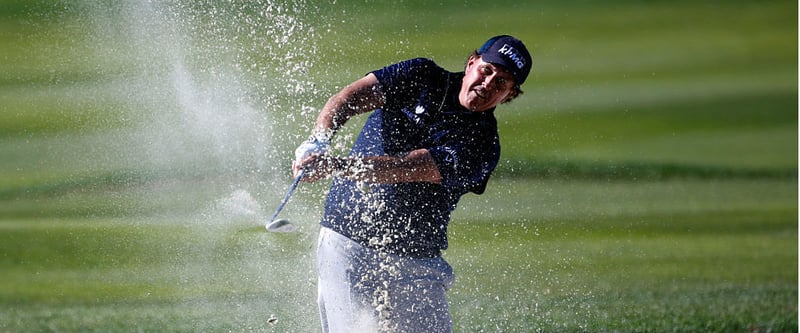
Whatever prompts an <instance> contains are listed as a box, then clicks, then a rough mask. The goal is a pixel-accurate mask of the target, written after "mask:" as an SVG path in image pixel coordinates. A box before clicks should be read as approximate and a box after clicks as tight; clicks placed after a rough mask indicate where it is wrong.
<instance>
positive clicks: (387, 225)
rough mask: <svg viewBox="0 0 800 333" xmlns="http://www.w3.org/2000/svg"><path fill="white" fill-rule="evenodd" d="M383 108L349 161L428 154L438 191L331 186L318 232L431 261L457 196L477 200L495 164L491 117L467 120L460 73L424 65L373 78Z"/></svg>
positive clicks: (417, 185) (414, 186)
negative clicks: (470, 195)
mask: <svg viewBox="0 0 800 333" xmlns="http://www.w3.org/2000/svg"><path fill="white" fill-rule="evenodd" d="M372 73H373V74H375V76H376V77H377V78H378V81H379V82H380V84H381V86H382V89H383V92H384V94H385V96H386V102H385V104H384V106H383V107H382V108H380V109H377V110H375V111H374V112H372V113H371V114H370V116H369V118H368V119H367V120H366V123H365V124H364V127H363V129H362V130H361V133H360V134H359V136H358V138H357V139H356V142H355V144H354V145H353V148H352V150H351V152H350V156H383V155H388V156H402V155H403V154H406V153H408V152H410V151H412V150H416V149H420V148H425V149H428V151H430V153H431V155H432V156H433V159H434V161H435V162H436V165H437V166H438V169H439V173H440V174H441V176H442V182H441V184H434V183H428V182H409V183H399V184H373V183H357V182H354V181H351V180H347V179H343V178H334V180H333V183H332V185H331V189H330V192H329V194H328V197H327V200H326V203H325V214H324V216H323V218H322V222H321V224H322V225H323V226H325V227H327V228H330V229H332V230H334V231H336V232H338V233H340V234H342V235H344V236H346V237H348V238H350V239H352V240H354V241H356V242H359V243H360V244H362V245H364V246H367V247H371V248H377V249H382V250H385V251H388V252H391V253H397V254H403V255H409V256H422V257H432V256H437V255H439V254H440V250H442V249H446V248H447V225H448V223H449V221H450V213H451V212H452V211H453V210H454V209H455V208H456V204H457V203H458V201H459V199H460V198H461V196H462V195H464V194H466V193H467V192H473V193H476V194H481V193H483V191H484V189H485V188H486V183H487V182H488V180H489V176H490V175H491V173H492V171H493V170H494V168H495V166H497V163H498V160H499V159H500V141H499V137H498V133H497V120H496V119H495V117H494V109H492V110H488V111H485V112H471V111H469V110H467V109H465V108H464V107H462V106H461V104H460V103H459V101H458V93H459V90H460V89H461V80H462V78H463V77H464V73H463V72H461V73H451V72H448V71H446V70H444V69H443V68H441V67H439V66H438V65H436V64H435V63H434V62H433V61H432V60H430V59H421V58H419V59H412V60H408V61H404V62H401V63H397V64H394V65H390V66H388V67H385V68H383V69H380V70H377V71H374V72H372Z"/></svg>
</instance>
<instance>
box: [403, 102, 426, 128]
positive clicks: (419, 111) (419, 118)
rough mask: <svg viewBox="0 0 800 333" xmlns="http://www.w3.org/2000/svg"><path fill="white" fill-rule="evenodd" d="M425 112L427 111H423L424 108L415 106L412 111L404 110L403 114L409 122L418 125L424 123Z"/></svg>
mask: <svg viewBox="0 0 800 333" xmlns="http://www.w3.org/2000/svg"><path fill="white" fill-rule="evenodd" d="M426 111H427V110H426V109H425V106H423V105H420V104H417V105H416V106H415V107H414V108H413V109H412V108H407V109H405V114H406V116H407V117H408V118H409V119H411V121H413V122H414V123H415V124H417V125H419V124H422V123H424V119H423V117H425V115H426Z"/></svg>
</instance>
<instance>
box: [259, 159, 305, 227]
mask: <svg viewBox="0 0 800 333" xmlns="http://www.w3.org/2000/svg"><path fill="white" fill-rule="evenodd" d="M305 173H306V170H305V169H303V170H300V174H298V175H297V177H296V178H295V179H294V182H292V185H291V186H289V191H287V192H286V195H285V196H284V197H283V200H282V201H281V203H280V205H278V209H276V210H275V214H272V218H271V219H270V220H269V223H267V231H270V232H294V231H295V230H297V227H296V226H295V225H294V224H292V223H291V222H289V220H287V219H280V220H277V221H276V220H275V218H276V217H278V213H280V212H281V210H282V209H283V206H285V205H286V202H288V201H289V198H290V197H291V196H292V192H294V189H295V188H297V184H299V183H300V179H302V178H303V175H305Z"/></svg>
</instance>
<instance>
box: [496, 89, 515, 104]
mask: <svg viewBox="0 0 800 333" xmlns="http://www.w3.org/2000/svg"><path fill="white" fill-rule="evenodd" d="M517 96H518V94H517V89H512V90H511V92H510V93H508V96H506V98H505V99H503V101H502V102H500V103H501V104H502V103H508V102H511V100H513V99H514V98H517Z"/></svg>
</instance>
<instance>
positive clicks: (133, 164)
mask: <svg viewBox="0 0 800 333" xmlns="http://www.w3.org/2000/svg"><path fill="white" fill-rule="evenodd" d="M134 3H136V2H134ZM170 4H171V5H172V6H173V7H171V8H172V10H175V11H174V12H172V14H174V16H172V17H174V18H177V19H179V21H177V22H169V23H170V24H166V25H161V23H163V22H165V21H164V20H158V19H153V17H150V16H148V15H152V13H151V12H147V10H146V8H145V7H141V6H134V7H136V8H138V10H139V11H134V12H129V11H126V10H128V9H130V8H127V9H126V7H125V6H124V4H121V3H119V2H88V1H77V0H76V1H58V2H55V1H19V0H2V1H0V272H2V279H0V309H2V310H0V332H20V331H25V332H28V331H30V332H47V331H59V332H61V331H67V332H130V331H154V332H155V331H158V332H160V331H172V332H197V331H209V332H211V331H214V332H216V331H236V332H250V331H263V332H285V331H290V332H293V331H299V332H315V331H318V330H319V324H318V320H317V319H316V318H317V310H316V307H315V300H314V299H315V288H316V282H315V279H316V277H315V276H316V275H315V272H314V248H315V246H314V244H315V236H316V230H317V229H316V228H317V227H316V223H315V222H316V221H317V219H318V218H319V214H320V212H321V209H322V208H321V204H322V201H323V195H324V191H325V184H318V185H307V186H306V185H304V186H301V187H300V189H299V190H298V192H297V193H296V194H295V196H294V197H293V199H292V203H291V204H290V205H288V206H287V207H286V210H285V211H284V213H283V214H286V216H291V217H292V219H293V220H294V221H295V222H297V223H298V224H299V225H300V226H301V232H300V233H297V234H292V235H276V234H267V233H265V232H263V230H262V227H261V226H260V225H259V221H260V220H261V219H263V218H264V215H265V214H268V213H271V212H270V210H271V209H273V208H274V206H273V205H274V204H275V203H277V202H278V201H279V200H280V197H281V196H282V195H283V191H285V188H286V186H288V181H289V179H288V175H287V170H286V168H287V166H288V162H289V159H290V158H291V156H290V155H291V154H290V153H288V152H290V151H292V149H293V148H294V146H295V145H296V144H297V142H299V141H300V140H302V139H304V138H305V136H306V135H307V131H308V129H309V127H310V126H311V124H312V123H313V119H314V118H315V116H316V109H317V108H318V107H319V106H321V105H322V104H323V103H324V101H325V99H326V98H327V97H328V96H329V95H330V94H331V93H333V92H335V91H336V90H337V89H339V88H340V87H341V86H342V85H344V84H346V83H348V82H350V81H352V80H354V79H356V78H357V77H359V76H361V75H363V73H365V72H368V71H370V70H373V69H376V68H379V67H381V66H384V65H386V64H389V63H393V62H396V61H399V60H403V59H407V58H411V57H419V56H426V57H432V58H434V59H435V60H436V61H437V62H438V63H439V64H441V65H442V66H444V67H446V68H448V69H451V70H457V69H459V68H460V67H461V66H463V63H464V59H465V58H466V56H467V55H468V54H469V52H470V51H472V50H473V49H475V48H477V47H478V46H479V45H480V43H482V42H483V41H484V40H485V39H486V38H487V37H489V36H490V35H494V34H499V33H511V34H514V35H516V36H518V37H520V38H521V39H523V40H524V41H526V43H527V44H528V45H529V47H530V48H531V49H532V51H533V54H534V57H535V64H534V70H533V72H532V76H531V78H529V81H528V83H526V85H525V86H524V87H523V90H524V91H525V94H524V95H523V96H522V97H521V98H519V99H518V100H515V101H514V102H512V103H510V104H508V105H503V106H501V107H500V108H499V109H498V111H497V115H498V121H499V124H500V133H501V141H502V146H503V156H502V161H501V163H500V165H499V167H498V170H497V172H496V174H495V175H494V178H493V179H492V182H490V185H489V188H488V190H487V193H486V194H484V195H481V196H474V195H468V196H466V197H465V198H464V199H463V201H462V203H461V205H460V206H459V208H458V209H457V210H456V211H455V212H454V215H453V223H452V225H451V230H450V231H451V232H450V249H449V250H447V252H446V257H447V259H448V261H450V262H451V263H452V265H453V266H454V268H455V270H456V274H457V282H456V285H455V286H454V288H453V290H451V292H450V294H449V296H450V302H451V312H452V314H453V318H454V325H455V331H456V332H498V331H500V332H530V331H537V332H797V330H798V326H797V325H798V323H797V317H798V315H797V314H798V308H797V300H798V296H797V295H798V294H797V282H798V278H797V272H798V266H797V264H798V257H797V253H798V252H797V249H798V244H797V235H798V230H797V226H798V225H797V216H798V211H797V202H798V196H797V193H798V192H797V190H798V183H797V162H798V155H797V152H798V144H797V142H798V141H797V138H798V134H797V133H798V132H797V131H798V130H797V124H798V118H797V117H798V116H797V109H798V104H797V101H798V98H797V97H798V95H797V91H798V90H797V89H798V86H797V71H798V67H797V66H798V64H797V55H798V53H797V36H798V35H797V16H796V13H797V3H796V2H791V1H770V2H751V1H702V2H697V1H639V0H619V1H607V2H592V1H572V2H568V3H565V2H559V1H535V2H533V1H528V2H519V1H491V2H489V1H478V2H469V3H465V2H463V1H456V0H453V1H450V0H445V1H436V2H430V1H416V0H414V1H394V2H380V3H375V2H346V3H342V2H341V1H339V2H336V3H335V4H332V3H330V2H325V3H322V2H315V1H309V2H307V3H301V2H292V3H283V4H282V5H283V7H281V8H283V10H284V11H283V12H275V11H273V12H269V14H270V15H266V14H264V12H263V11H264V10H265V8H266V7H265V6H264V5H263V4H259V3H256V2H203V3H194V4H186V3H183V2H171V3H170ZM273 8H274V7H273ZM115 13H117V14H118V13H127V14H126V15H122V16H113V15H114V14H115ZM288 13H292V15H294V16H292V17H295V18H298V19H299V21H296V22H294V27H295V30H293V31H292V33H291V34H289V33H287V31H288V30H287V29H289V25H285V24H286V21H281V18H284V19H285V18H286V17H287V16H281V15H277V14H287V15H288ZM136 15H140V16H136ZM290 16H291V15H290ZM134 26H135V27H138V28H140V29H138V30H137V29H133V28H132V27H134ZM173 28H179V29H178V30H171V29H173ZM148 29H149V30H148ZM181 29H182V30H181ZM276 36H278V37H281V36H288V37H289V40H290V41H291V42H292V43H283V42H279V41H276V39H275V37H276ZM287 45H292V46H295V47H291V48H290V47H287ZM182 69H185V70H182ZM360 121H362V120H361V119H356V120H353V123H352V124H348V125H350V126H349V127H348V128H347V129H345V130H344V131H343V132H342V133H341V134H340V136H339V137H338V138H337V140H338V141H337V142H336V144H337V145H338V147H337V149H339V150H340V151H341V150H343V149H346V146H347V145H348V144H349V141H348V140H347V139H348V138H349V139H350V140H352V136H353V133H354V132H355V131H356V130H357V127H358V126H357V124H358V123H359V122H360ZM241 191H247V192H248V193H250V194H251V195H252V198H251V200H252V201H253V202H249V201H247V200H243V199H241V198H240V197H237V196H236V195H237V193H242V192H241ZM254 202H255V203H254ZM245 203H249V204H250V205H251V206H252V205H255V206H256V207H251V206H247V205H244V206H241V205H242V204H245ZM253 210H255V211H256V212H255V213H254V212H253ZM269 318H276V319H278V321H277V323H276V324H270V323H268V322H267V320H268V319H269Z"/></svg>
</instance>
